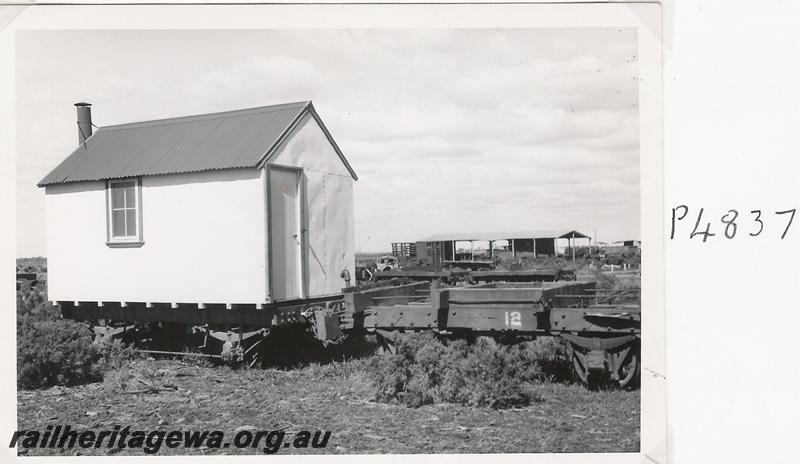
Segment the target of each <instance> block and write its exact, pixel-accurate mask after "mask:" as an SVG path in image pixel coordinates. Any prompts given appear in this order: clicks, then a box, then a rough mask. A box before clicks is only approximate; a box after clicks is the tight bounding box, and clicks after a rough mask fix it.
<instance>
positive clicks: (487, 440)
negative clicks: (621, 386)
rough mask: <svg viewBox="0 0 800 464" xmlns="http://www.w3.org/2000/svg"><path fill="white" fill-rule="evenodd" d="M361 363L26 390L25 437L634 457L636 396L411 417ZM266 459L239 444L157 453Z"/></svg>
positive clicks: (143, 363)
mask: <svg viewBox="0 0 800 464" xmlns="http://www.w3.org/2000/svg"><path fill="white" fill-rule="evenodd" d="M360 366H361V365H360V361H358V360H356V361H348V362H343V363H332V364H327V365H311V366H307V367H303V368H298V369H293V370H275V369H271V370H233V369H230V368H227V367H220V366H206V365H202V364H201V363H196V362H192V361H183V360H170V359H161V360H155V359H139V360H135V361H131V362H129V363H127V364H125V365H123V366H122V367H120V368H117V369H115V370H112V371H110V372H108V373H107V374H106V378H105V380H104V381H103V382H102V383H94V384H87V385H81V386H74V387H53V388H48V389H44V390H34V391H19V392H18V395H17V398H18V426H19V429H20V430H32V429H38V430H44V429H45V427H46V426H47V425H54V426H55V425H66V424H69V425H70V426H71V427H72V429H73V430H74V429H77V430H86V429H94V430H102V429H109V430H110V429H112V428H113V427H114V426H115V425H120V426H122V427H124V426H130V427H131V430H145V431H151V430H159V429H161V430H223V431H225V434H226V440H228V439H232V436H233V435H234V433H235V431H236V430H242V429H255V430H276V429H284V428H285V429H286V431H287V433H292V432H296V431H298V430H311V431H316V430H330V431H331V432H332V436H331V438H330V442H329V443H328V445H327V447H326V448H323V449H311V448H309V449H295V448H293V447H289V448H285V449H282V450H281V451H280V452H281V453H286V454H289V453H292V454H300V453H304V454H305V453H329V454H355V453H536V452H637V451H638V450H639V398H640V395H639V391H588V390H586V389H584V388H583V387H582V386H579V385H568V384H563V383H542V384H540V385H538V388H539V390H540V392H541V394H542V397H543V398H544V400H543V401H542V402H539V403H534V404H532V405H531V406H528V407H525V408H520V409H507V410H494V409H488V408H473V407H465V406H459V405H452V404H442V405H434V406H423V407H420V408H416V409H414V408H408V407H406V406H403V405H398V404H383V403H375V402H373V401H371V399H372V398H373V397H374V387H373V385H372V383H371V381H370V380H369V378H368V377H367V376H366V374H364V372H363V370H361V369H360ZM141 453H142V449H133V450H131V449H123V450H119V449H107V448H98V449H94V448H92V449H68V450H58V449H30V450H22V451H21V454H28V455H42V454H56V455H58V454H63V455H74V454H101V455H102V454H119V455H131V454H133V455H136V454H141ZM234 453H237V454H260V453H262V451H261V449H254V448H247V449H236V448H234V447H230V448H224V449H213V448H199V449H192V448H188V449H187V448H176V449H169V448H167V447H166V446H162V447H161V449H160V451H159V454H162V455H169V454H196V455H200V454H234Z"/></svg>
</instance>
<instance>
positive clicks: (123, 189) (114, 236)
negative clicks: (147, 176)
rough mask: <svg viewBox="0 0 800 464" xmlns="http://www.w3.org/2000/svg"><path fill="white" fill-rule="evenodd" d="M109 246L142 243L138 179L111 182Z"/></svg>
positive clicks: (109, 183)
mask: <svg viewBox="0 0 800 464" xmlns="http://www.w3.org/2000/svg"><path fill="white" fill-rule="evenodd" d="M106 190H107V202H108V244H109V245H112V244H118V243H123V244H131V243H140V242H141V216H142V215H141V204H140V203H141V200H140V199H141V195H140V184H139V180H138V179H125V180H113V181H109V182H108V185H107V188H106Z"/></svg>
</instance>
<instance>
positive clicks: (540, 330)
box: [6, 4, 666, 462]
mask: <svg viewBox="0 0 800 464" xmlns="http://www.w3.org/2000/svg"><path fill="white" fill-rule="evenodd" d="M387 7H388V6H387ZM556 7H557V5H524V6H521V7H520V8H522V9H520V10H513V9H512V10H511V11H510V16H511V17H515V15H516V14H517V13H515V12H518V13H519V15H518V16H516V20H515V21H511V22H510V23H509V25H503V24H502V23H500V22H497V21H494V20H492V19H491V18H489V17H487V19H486V24H484V25H475V23H474V22H471V23H469V24H471V25H466V23H459V22H458V21H456V20H454V19H448V20H440V19H439V18H441V17H443V16H446V15H447V13H448V11H449V10H448V9H447V8H446V7H442V8H443V9H441V10H438V9H436V8H433V9H432V12H431V13H430V14H427V15H426V14H425V13H420V14H416V13H415V14H414V15H412V17H413V18H415V19H413V20H409V21H408V22H407V23H403V24H402V26H401V27H398V26H391V27H390V26H388V25H386V24H388V23H381V21H375V22H374V23H369V22H367V21H366V20H365V21H364V23H357V22H347V21H343V20H341V18H339V17H338V16H331V18H332V19H330V20H331V21H332V22H331V23H330V24H326V25H321V24H323V23H324V18H326V16H325V14H324V12H325V11H330V10H326V9H325V8H321V9H317V10H310V11H315V12H317V13H315V14H316V16H315V18H316V19H315V20H314V21H310V20H309V21H305V20H304V19H303V18H302V15H303V14H305V11H304V10H302V7H297V8H295V9H292V8H288V9H286V10H282V9H278V7H274V9H270V8H272V7H267V6H264V8H263V9H258V8H256V9H254V10H253V11H252V12H251V13H247V14H246V16H252V15H263V17H265V18H266V17H269V16H270V14H271V12H273V11H275V14H274V15H273V16H272V17H271V18H272V19H271V21H272V22H269V21H266V22H265V25H264V26H261V27H252V26H249V27H245V28H232V27H230V28H229V27H222V26H220V27H208V26H207V25H205V26H202V27H197V28H181V27H176V28H169V27H166V28H165V27H159V28H148V27H140V26H138V25H136V26H131V27H126V26H124V25H123V26H120V27H119V28H114V27H107V28H104V27H87V28H80V27H78V28H77V29H76V28H61V27H35V24H36V23H35V21H34V22H33V23H34V26H31V27H30V28H20V29H18V30H17V31H16V32H15V33H14V48H13V52H14V57H15V58H14V69H13V97H14V99H13V109H14V114H15V118H14V121H15V129H14V136H15V150H14V153H13V156H14V159H15V164H14V173H15V180H16V181H15V184H14V185H15V204H16V216H15V217H16V220H15V226H16V248H15V250H16V257H15V258H16V315H15V321H16V324H15V327H16V369H17V370H16V387H17V392H16V415H17V423H16V425H15V426H16V431H15V432H14V433H13V436H9V437H6V439H11V445H10V446H11V448H12V449H13V448H16V453H17V455H19V456H87V455H102V456H146V455H148V456H149V455H156V456H182V455H192V456H203V455H211V456H226V455H258V456H264V455H274V454H280V455H287V454H375V455H387V454H403V455H406V454H411V455H418V454H484V453H491V454H520V453H525V454H528V453H533V454H541V453H556V454H563V455H568V454H571V453H598V454H608V453H625V454H626V455H629V457H632V458H633V457H635V456H642V455H644V456H645V457H646V456H648V453H650V452H652V451H653V449H652V448H657V447H658V446H661V447H663V446H664V445H663V443H662V441H663V440H664V435H663V434H664V432H663V430H662V429H663V423H662V422H659V421H663V411H662V408H663V401H664V397H663V391H662V389H663V383H662V382H663V379H664V376H663V373H661V371H660V370H659V368H657V367H656V366H660V363H661V362H662V359H663V349H664V348H663V343H664V342H663V340H664V336H663V332H662V331H663V328H662V327H661V324H662V322H663V313H662V311H663V310H662V309H661V305H662V304H663V302H662V301H660V300H663V298H662V296H660V295H659V294H658V292H657V291H656V290H657V289H658V288H660V287H659V285H660V284H652V285H651V286H649V287H648V286H647V285H645V284H644V282H646V281H647V279H650V278H652V279H653V280H656V279H658V278H660V277H659V276H661V272H662V271H661V269H659V266H660V263H659V260H660V259H661V258H660V253H661V250H662V245H661V244H660V243H658V241H659V240H660V238H659V235H658V234H659V233H660V231H659V230H657V229H658V228H659V227H660V225H658V224H656V223H655V222H653V221H652V220H648V218H653V217H656V216H660V215H661V211H660V209H648V208H647V207H646V206H647V205H649V204H653V203H658V208H661V205H660V201H661V200H658V198H659V195H660V194H658V195H656V196H653V195H650V194H648V193H647V192H646V191H647V190H648V189H650V191H651V192H652V191H653V190H655V191H658V190H657V189H660V171H659V170H658V169H659V168H658V167H656V168H654V169H655V170H648V169H650V168H647V166H648V165H649V164H653V165H656V166H657V163H660V162H661V161H660V152H659V151H658V150H660V148H657V147H658V146H659V145H658V144H659V143H660V142H659V140H660V139H659V138H658V136H656V137H654V136H653V134H654V133H655V134H658V133H659V132H658V130H660V129H657V128H658V126H659V122H658V121H659V120H658V118H659V116H658V113H657V110H656V109H655V107H654V106H653V105H652V101H653V97H652V93H653V92H657V91H658V89H659V88H660V87H659V86H660V81H658V80H652V79H651V78H652V76H654V75H659V74H660V72H661V71H660V62H659V57H658V48H657V47H654V46H653V43H655V42H656V40H655V39H652V38H651V37H650V36H651V35H652V34H653V32H652V30H650V29H648V28H647V27H643V26H638V27H637V26H636V25H635V24H634V23H633V22H632V21H634V20H636V21H639V20H642V21H645V20H646V19H647V17H646V16H647V15H644V14H643V15H640V16H637V15H635V14H631V15H630V18H634V19H627V20H625V21H619V22H616V23H615V21H614V20H613V19H610V20H602V21H601V20H600V19H598V18H601V17H605V16H604V15H605V14H606V13H610V12H618V11H623V10H620V8H627V7H625V6H622V5H588V4H587V5H571V6H570V7H569V8H566V9H564V10H558V9H557V8H556ZM91 8H92V7H87V8H86V10H85V11H87V12H88V11H92V10H91ZM176 8H177V9H178V10H181V7H176ZM230 8H231V9H235V6H231V7H230ZM328 8H330V7H328ZM395 8H396V9H399V10H400V12H401V13H402V10H403V8H402V7H397V6H395ZM537 8H541V9H537ZM70 11H71V12H73V11H74V10H70ZM99 11H100V12H101V13H102V9H101V10H99ZM133 11H134V14H135V11H136V10H133ZM376 11H377V13H375V12H373V14H377V15H378V16H383V15H384V13H383V12H382V11H381V10H380V9H377V10H376ZM421 11H427V10H421ZM550 11H552V13H549V12H550ZM626 11H627V10H626ZM631 11H633V10H631ZM539 12H541V13H542V14H539ZM576 12H577V13H579V14H581V15H584V17H590V18H591V17H594V18H595V21H589V20H587V21H585V22H582V21H577V20H574V17H573V13H576ZM345 13H346V12H345ZM545 13H546V14H545ZM27 14H33V12H31V9H28V10H25V11H23V12H22V13H21V14H20V16H19V17H17V18H16V19H15V21H20V20H22V19H24V16H25V15H27ZM109 14H111V15H113V14H114V12H111V13H109ZM281 15H285V16H287V17H291V18H290V20H291V21H293V22H291V26H285V25H283V24H281V25H277V23H276V21H278V19H276V18H281V17H283V16H281ZM309 16H310V13H309ZM611 16H613V15H611ZM611 16H609V17H611ZM626 17H627V16H626ZM656 17H657V16H656ZM298 18H299V19H298ZM398 18H399V17H398ZM398 18H395V20H396V21H401V19H398ZM420 18H421V19H420ZM533 18H536V19H533ZM550 18H552V19H550ZM564 18H568V19H564ZM642 18H644V19H642ZM383 20H384V21H386V18H384V19H383ZM115 21H116V23H119V21H120V19H119V18H117V19H116V20H115ZM123 21H124V18H123ZM287 21H289V20H287ZM426 21H427V22H426ZM526 21H527V25H526ZM109 24H111V23H109ZM137 24H138V23H137ZM204 24H205V23H204ZM370 24H371V25H370ZM382 24H383V25H382ZM645 36H646V37H645ZM643 41H646V43H647V44H648V45H647V46H646V47H643V45H642V43H644V42H643ZM654 89H655V90H654ZM643 95H647V96H646V97H643ZM648 99H649V100H648ZM648 102H650V103H648ZM648 104H649V105H650V106H647V105H648ZM653 172H657V173H658V174H657V175H654V174H652V173H653ZM643 173H647V174H643ZM646 195H650V196H648V197H647V198H655V200H645V196H646ZM656 200H657V201H656ZM646 222H648V223H649V224H653V225H645V223H646ZM647 228H652V229H653V230H655V239H654V240H651V238H652V237H653V235H654V234H652V233H649V232H648V233H645V230H646V229H647ZM651 244H652V245H651ZM651 246H652V247H653V248H651V250H652V251H648V247H651ZM648 253H650V254H648ZM648 256H649V257H650V259H649V261H648V259H647V257H648ZM647 263H650V264H649V265H648V264H647ZM651 269H652V274H648V273H650V272H651ZM648 275H651V276H652V277H648ZM648 288H649V290H648ZM648 291H649V292H650V296H649V297H647V298H646V297H644V296H643V293H646V292H648ZM656 299H657V300H659V301H658V302H656V303H654V304H652V305H650V301H653V300H656ZM648 317H649V318H650V319H649V320H647V318H648ZM643 320H646V324H650V325H649V326H648V327H649V328H648V329H647V330H644V331H643ZM651 333H652V334H654V335H653V338H652V339H651V341H648V336H650V334H651ZM11 339H12V340H13V337H12V338H11ZM648 346H649V347H650V348H647V347H648ZM656 384H657V385H658V386H657V387H652V385H656ZM645 393H647V395H649V396H651V397H652V398H654V403H652V404H655V405H656V406H653V407H652V408H650V409H649V411H651V412H648V408H647V407H646V406H645V405H644V403H643V401H644V397H645ZM648 423H651V424H654V425H652V426H651V427H650V430H655V432H654V433H655V434H656V436H655V438H652V439H651V440H648V441H647V443H644V442H643V433H644V432H643V430H644V429H645V428H647V424H648ZM658 434H661V435H660V436H657V435H658ZM659 449H661V448H659ZM661 452H663V450H661V451H655V454H654V455H653V456H660V454H659V453H661ZM548 455H549V454H548ZM580 456H583V455H580ZM612 456H618V455H617V454H612ZM659 459H660V458H659V457H656V458H654V457H652V456H651V457H650V460H651V462H666V461H661V460H659ZM611 462H619V461H614V460H613V459H612V461H611ZM637 462H638V461H637Z"/></svg>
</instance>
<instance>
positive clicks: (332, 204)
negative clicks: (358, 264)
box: [270, 116, 355, 296]
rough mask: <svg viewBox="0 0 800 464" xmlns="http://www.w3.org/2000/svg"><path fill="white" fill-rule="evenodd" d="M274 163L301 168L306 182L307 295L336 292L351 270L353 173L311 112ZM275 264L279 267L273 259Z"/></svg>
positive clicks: (281, 149) (281, 148)
mask: <svg viewBox="0 0 800 464" xmlns="http://www.w3.org/2000/svg"><path fill="white" fill-rule="evenodd" d="M270 163H272V164H278V165H284V166H295V167H301V168H303V174H304V176H305V188H306V195H305V198H306V205H305V208H306V220H307V229H308V230H307V236H306V265H307V280H308V281H307V285H308V293H309V295H311V296H315V295H327V294H332V293H338V292H339V291H340V290H341V289H342V288H343V287H344V280H342V278H341V277H339V274H340V273H341V271H342V270H344V269H347V270H348V271H349V272H350V275H351V277H352V278H354V276H355V245H354V242H355V229H354V226H353V178H352V176H351V175H350V172H349V171H348V170H347V168H346V167H345V166H344V164H343V163H342V161H341V159H340V158H339V156H338V155H337V153H336V151H335V150H334V149H333V147H332V146H331V145H330V143H329V142H328V139H327V138H326V137H325V135H324V133H323V132H322V130H321V129H320V128H319V126H318V125H317V123H316V121H315V120H314V119H313V118H312V117H311V116H306V117H304V119H303V120H302V121H301V122H300V124H298V126H297V128H296V129H295V131H294V133H293V135H292V136H291V137H289V138H288V139H287V141H286V142H285V143H284V145H283V146H282V147H280V149H279V150H278V151H277V154H276V155H275V156H274V157H273V159H271V160H270ZM273 268H274V269H279V266H278V265H277V263H273Z"/></svg>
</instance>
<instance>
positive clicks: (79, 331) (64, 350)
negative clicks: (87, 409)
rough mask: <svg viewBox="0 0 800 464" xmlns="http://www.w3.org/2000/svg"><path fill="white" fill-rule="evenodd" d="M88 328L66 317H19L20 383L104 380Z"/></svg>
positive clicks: (23, 385)
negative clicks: (45, 318) (50, 318)
mask: <svg viewBox="0 0 800 464" xmlns="http://www.w3.org/2000/svg"><path fill="white" fill-rule="evenodd" d="M92 340H93V335H92V332H91V331H90V330H89V328H88V327H86V326H85V325H82V324H79V323H77V322H74V321H70V320H65V319H56V320H37V319H36V318H33V317H30V316H28V317H22V318H19V319H18V320H17V386H18V387H19V388H23V389H34V388H43V387H47V386H52V385H77V384H82V383H87V382H93V381H97V380H100V379H102V375H101V372H100V369H99V367H98V366H97V362H98V361H99V360H100V358H101V357H102V353H101V351H100V349H99V348H98V347H96V346H95V345H92Z"/></svg>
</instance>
